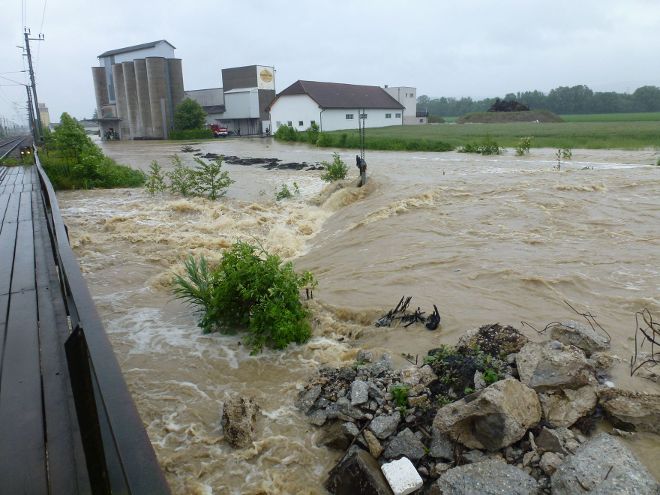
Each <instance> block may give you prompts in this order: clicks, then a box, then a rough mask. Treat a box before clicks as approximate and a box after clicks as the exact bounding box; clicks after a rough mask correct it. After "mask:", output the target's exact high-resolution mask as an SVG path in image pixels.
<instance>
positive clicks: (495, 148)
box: [457, 136, 504, 155]
mask: <svg viewBox="0 0 660 495" xmlns="http://www.w3.org/2000/svg"><path fill="white" fill-rule="evenodd" d="M457 151H458V152H459V153H479V154H482V155H501V154H502V152H503V151H504V148H502V147H501V146H500V145H499V144H498V143H497V141H495V140H494V139H493V138H491V137H490V136H486V139H484V140H483V141H481V142H480V143H467V144H465V145H464V146H461V147H460V148H458V150H457Z"/></svg>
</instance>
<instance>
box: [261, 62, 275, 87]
mask: <svg viewBox="0 0 660 495" xmlns="http://www.w3.org/2000/svg"><path fill="white" fill-rule="evenodd" d="M257 88H259V89H272V90H274V89H275V75H274V74H273V68H272V67H264V66H263V65H257Z"/></svg>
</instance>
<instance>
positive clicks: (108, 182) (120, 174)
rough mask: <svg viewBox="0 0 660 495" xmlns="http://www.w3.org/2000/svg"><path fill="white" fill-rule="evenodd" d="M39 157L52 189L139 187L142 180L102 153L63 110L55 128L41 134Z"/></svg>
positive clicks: (142, 176)
mask: <svg viewBox="0 0 660 495" xmlns="http://www.w3.org/2000/svg"><path fill="white" fill-rule="evenodd" d="M40 159H41V163H42V165H43V167H44V170H45V171H46V174H47V175H48V178H49V179H50V181H51V183H52V184H53V187H54V188H55V189H56V190H59V189H92V188H114V187H139V186H141V185H142V184H144V181H145V175H144V173H142V172H141V171H139V170H135V169H132V168H130V167H127V166H125V165H119V164H117V162H115V161H114V160H113V159H112V158H108V157H107V156H105V155H104V154H103V152H102V151H101V148H99V147H98V146H97V145H96V144H94V143H93V142H92V140H91V139H90V138H89V136H87V134H86V133H85V130H84V129H83V127H82V126H81V125H80V124H79V123H78V122H77V121H76V120H75V119H74V118H73V117H71V116H70V115H69V114H67V113H63V114H62V116H61V117H60V125H59V126H58V127H57V128H56V129H55V131H53V132H52V133H51V132H47V133H46V134H45V146H44V152H43V153H41V154H40Z"/></svg>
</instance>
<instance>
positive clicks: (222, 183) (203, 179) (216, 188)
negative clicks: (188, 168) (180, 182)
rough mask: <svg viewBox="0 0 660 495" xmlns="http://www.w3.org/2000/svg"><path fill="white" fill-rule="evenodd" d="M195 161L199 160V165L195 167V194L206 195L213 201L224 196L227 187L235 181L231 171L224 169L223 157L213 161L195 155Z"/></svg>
mask: <svg viewBox="0 0 660 495" xmlns="http://www.w3.org/2000/svg"><path fill="white" fill-rule="evenodd" d="M195 162H197V167H195V169H194V177H195V194H197V195H198V196H206V197H207V198H209V199H210V200H212V201H215V200H216V199H218V198H219V197H220V196H224V195H225V193H226V192H227V188H228V187H229V186H230V185H231V184H233V183H234V181H233V180H231V179H230V178H229V172H227V171H226V170H222V157H220V158H216V159H215V160H213V161H211V162H205V161H204V160H202V159H201V158H198V157H195Z"/></svg>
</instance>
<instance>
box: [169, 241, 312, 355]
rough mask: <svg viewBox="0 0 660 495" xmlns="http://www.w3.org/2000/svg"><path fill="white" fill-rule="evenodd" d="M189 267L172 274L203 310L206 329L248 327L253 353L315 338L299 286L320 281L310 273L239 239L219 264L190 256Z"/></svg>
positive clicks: (181, 292) (180, 293)
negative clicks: (181, 271)
mask: <svg viewBox="0 0 660 495" xmlns="http://www.w3.org/2000/svg"><path fill="white" fill-rule="evenodd" d="M185 268H186V273H185V275H183V276H180V275H176V276H175V278H174V284H175V287H174V293H175V294H176V296H177V297H178V298H180V299H183V300H185V301H187V302H189V303H191V304H192V305H194V306H197V307H198V308H199V309H200V311H201V318H200V321H199V326H200V327H201V328H202V329H203V331H204V332H205V333H208V332H213V331H221V332H224V333H229V332H232V331H234V330H236V329H245V330H247V339H246V342H247V344H248V346H250V348H251V350H252V352H253V353H256V352H259V351H261V350H262V349H263V347H264V346H268V347H272V348H274V349H284V348H286V347H287V345H288V344H290V343H292V342H295V343H297V344H301V343H304V342H306V341H307V340H308V339H309V338H310V337H311V334H312V330H311V326H310V323H309V311H308V310H307V308H305V307H304V306H303V304H302V302H301V300H300V292H299V291H300V289H302V288H303V287H305V286H313V285H315V284H316V282H315V280H314V277H313V275H312V274H311V273H309V272H304V273H303V274H298V273H296V272H295V271H294V269H293V264H292V263H291V262H287V263H283V262H282V260H281V259H280V258H279V256H276V255H273V254H269V253H267V252H266V251H265V250H263V249H262V248H260V247H257V246H253V245H251V244H248V243H245V242H237V243H236V244H234V245H233V246H232V248H231V249H229V250H227V251H225V253H224V254H223V256H222V261H221V262H220V264H218V265H217V266H210V265H209V264H208V262H207V261H206V259H205V258H204V257H201V258H200V259H199V260H197V259H195V258H193V257H192V256H191V257H189V258H188V259H187V260H186V262H185Z"/></svg>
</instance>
